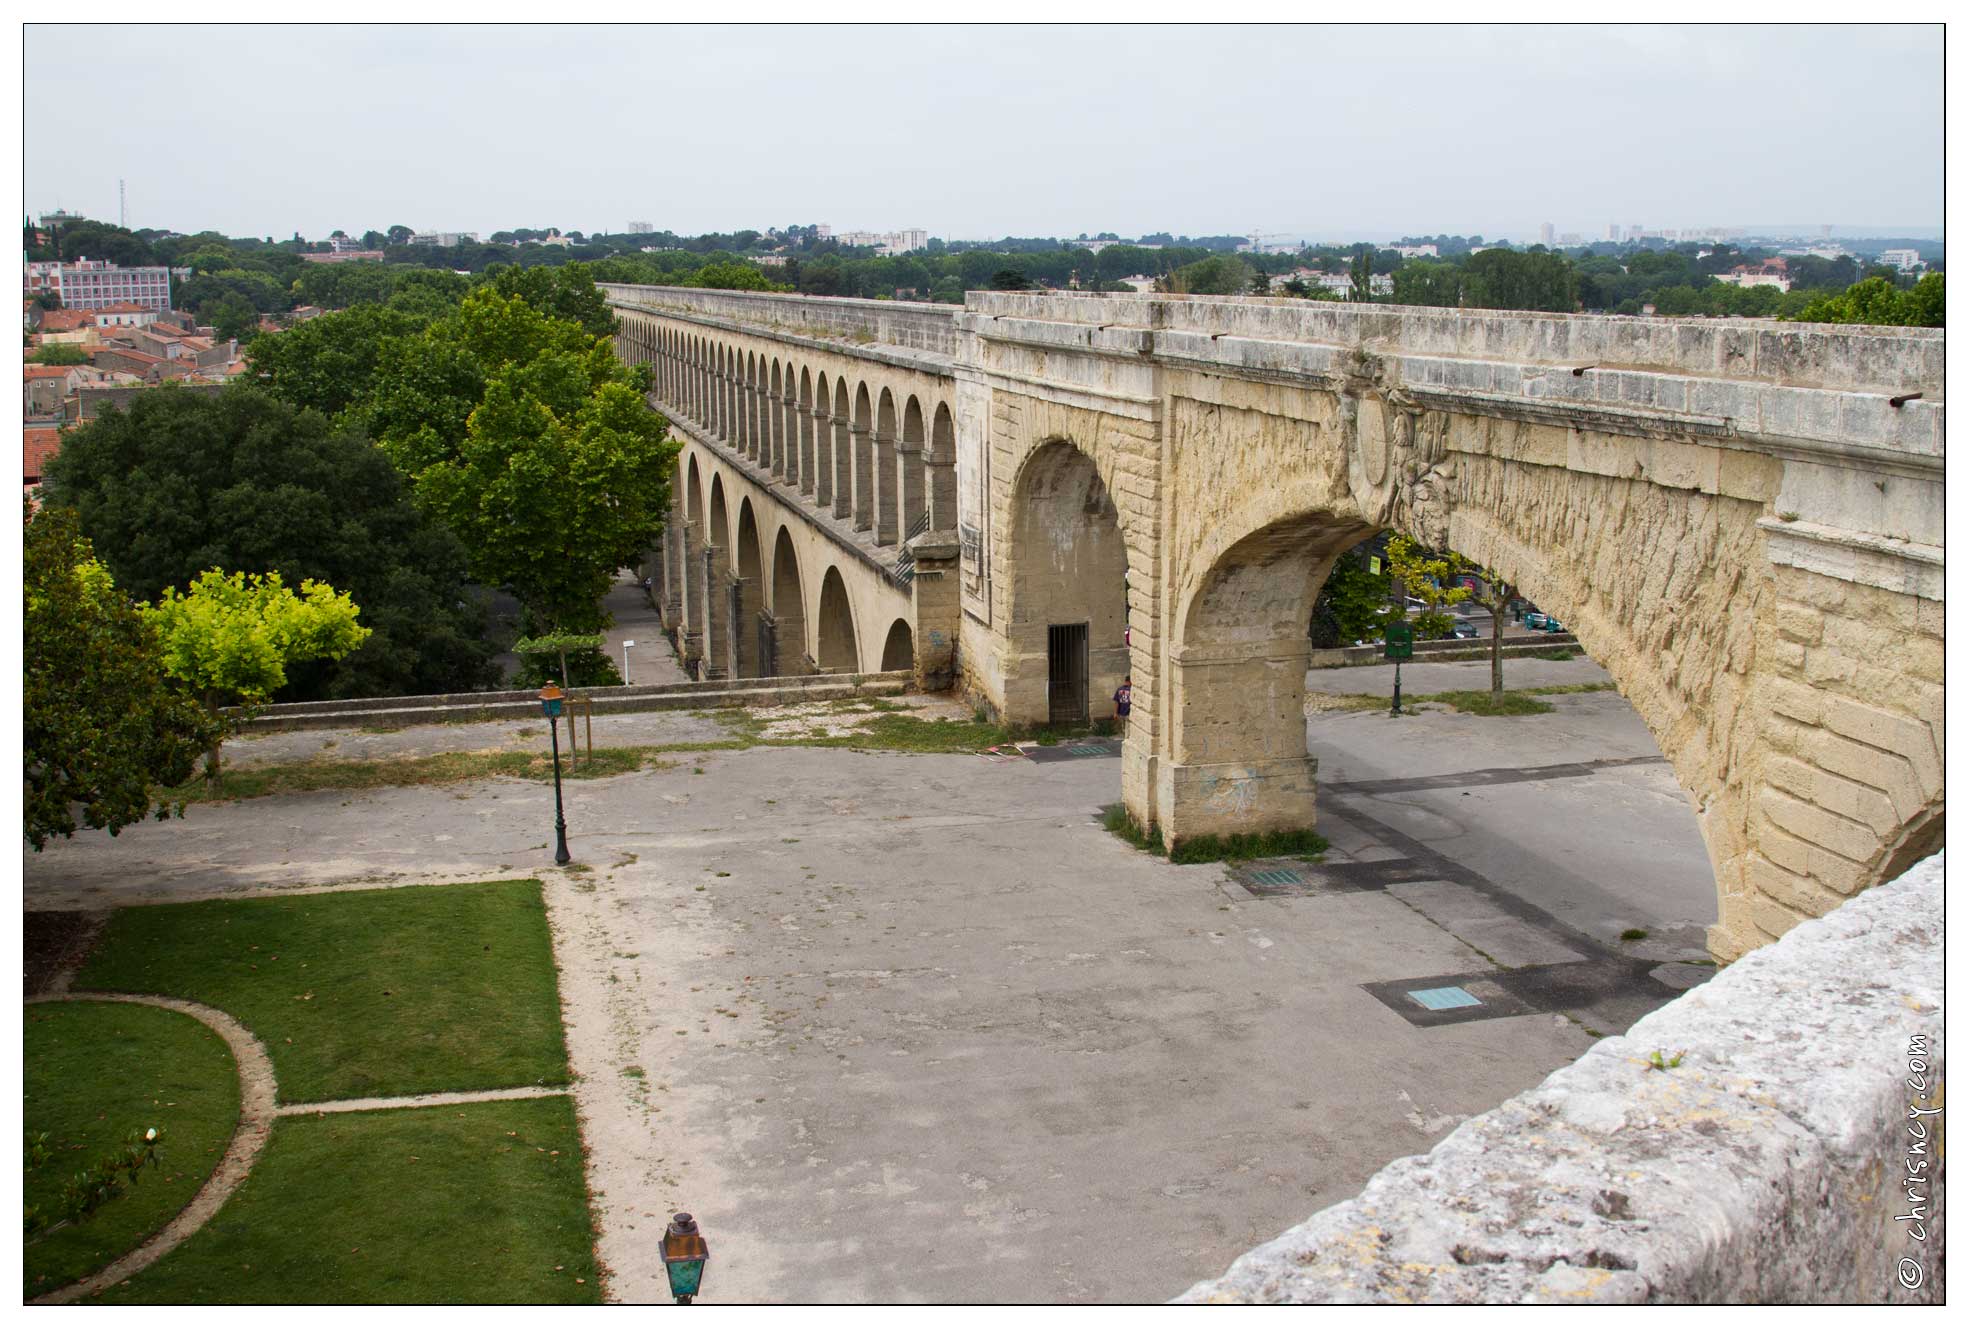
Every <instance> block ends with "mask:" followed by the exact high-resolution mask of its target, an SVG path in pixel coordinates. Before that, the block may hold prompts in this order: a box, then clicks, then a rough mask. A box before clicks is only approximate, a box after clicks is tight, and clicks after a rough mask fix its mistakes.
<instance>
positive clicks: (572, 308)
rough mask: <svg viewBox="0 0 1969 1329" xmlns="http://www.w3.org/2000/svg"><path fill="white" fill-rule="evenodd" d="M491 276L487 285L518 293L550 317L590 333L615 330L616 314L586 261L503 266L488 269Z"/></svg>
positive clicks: (600, 334) (602, 334) (502, 292)
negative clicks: (548, 264) (542, 265)
mask: <svg viewBox="0 0 1969 1329" xmlns="http://www.w3.org/2000/svg"><path fill="white" fill-rule="evenodd" d="M488 276H489V278H490V280H488V281H487V282H486V285H487V286H489V287H490V288H491V289H492V290H493V291H494V292H496V293H497V294H499V295H503V296H518V297H519V298H520V299H522V300H524V301H526V302H527V303H528V304H529V305H532V306H533V307H534V308H535V309H537V310H539V311H540V312H541V313H542V314H545V315H546V316H547V317H549V318H559V319H566V320H567V321H568V322H570V323H576V324H579V325H580V326H581V329H582V330H583V331H584V332H586V333H587V334H588V335H589V336H590V337H609V336H613V335H614V334H615V314H614V312H613V311H611V310H610V309H609V307H608V299H607V297H606V296H604V295H603V294H602V293H601V291H600V289H599V288H597V287H596V285H595V279H594V277H593V276H592V275H591V274H590V272H589V269H588V265H587V264H586V263H567V264H564V265H562V266H560V267H557V268H510V267H502V268H498V269H496V270H489V271H488Z"/></svg>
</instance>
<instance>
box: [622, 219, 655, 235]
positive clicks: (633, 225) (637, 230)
mask: <svg viewBox="0 0 1969 1329" xmlns="http://www.w3.org/2000/svg"><path fill="white" fill-rule="evenodd" d="M655 229H656V228H655V227H654V226H651V225H650V224H649V223H648V222H633V221H632V222H630V223H629V234H631V235H648V234H649V233H650V232H651V231H654V230H655Z"/></svg>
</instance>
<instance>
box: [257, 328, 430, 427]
mask: <svg viewBox="0 0 1969 1329" xmlns="http://www.w3.org/2000/svg"><path fill="white" fill-rule="evenodd" d="M429 321H430V320H428V319H420V318H417V317H416V316H414V315H411V314H406V313H402V312H400V311H399V310H397V309H395V308H393V307H390V306H385V305H379V304H360V305H356V306H354V307H353V308H350V309H347V310H344V311H342V312H341V313H336V314H323V315H322V316H321V317H319V318H311V319H309V320H307V321H306V322H305V323H297V324H295V325H294V326H293V327H291V328H288V329H286V330H285V331H282V332H276V333H269V334H267V335H266V336H263V337H259V338H257V339H255V341H254V342H253V345H252V346H251V347H249V348H248V349H247V352H246V359H247V362H248V363H249V364H250V365H251V366H252V368H253V373H254V374H255V376H256V377H257V378H258V379H259V381H260V383H261V384H262V386H264V387H265V388H266V389H267V390H268V391H270V392H272V393H273V394H274V395H275V396H276V397H279V398H280V399H281V400H282V401H285V402H289V403H291V404H293V405H295V406H299V407H306V408H310V409H313V410H317V411H320V412H321V413H322V414H323V415H325V416H327V417H329V418H330V419H336V418H338V417H340V416H342V414H343V413H344V412H346V411H348V410H349V409H350V408H351V407H352V406H354V405H356V404H357V403H358V402H360V401H363V400H364V399H366V398H367V397H368V396H369V394H370V392H371V391H372V390H373V389H374V387H375V383H376V370H377V365H378V362H379V361H380V359H381V357H382V355H383V351H384V348H385V347H386V346H387V345H388V344H389V343H390V342H392V341H394V340H395V339H397V338H400V337H407V336H410V335H411V334H413V333H415V332H418V331H420V330H421V329H422V328H424V327H425V326H428V324H429Z"/></svg>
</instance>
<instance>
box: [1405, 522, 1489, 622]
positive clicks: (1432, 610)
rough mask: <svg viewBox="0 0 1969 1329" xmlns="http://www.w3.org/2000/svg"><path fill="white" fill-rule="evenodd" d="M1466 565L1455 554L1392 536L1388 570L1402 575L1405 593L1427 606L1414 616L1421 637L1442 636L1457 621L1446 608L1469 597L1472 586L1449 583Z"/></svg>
mask: <svg viewBox="0 0 1969 1329" xmlns="http://www.w3.org/2000/svg"><path fill="white" fill-rule="evenodd" d="M1466 566H1467V565H1466V564H1465V563H1464V562H1463V560H1462V559H1461V558H1459V557H1457V555H1455V554H1453V553H1444V554H1429V553H1425V552H1424V551H1423V550H1421V549H1419V548H1417V547H1416V545H1415V543H1414V542H1413V541H1412V540H1410V539H1408V537H1406V536H1402V535H1397V536H1393V537H1391V538H1390V539H1389V541H1388V568H1389V571H1391V572H1393V573H1394V574H1395V576H1397V577H1399V578H1401V580H1402V586H1403V590H1404V593H1405V594H1408V595H1412V596H1414V597H1415V598H1416V599H1418V600H1420V601H1421V602H1422V603H1423V604H1424V605H1426V606H1428V607H1427V608H1426V609H1424V610H1423V611H1422V612H1421V613H1420V614H1417V615H1416V616H1415V633H1416V635H1417V636H1418V637H1423V638H1428V637H1439V636H1441V635H1442V634H1444V633H1445V632H1448V631H1449V628H1450V625H1451V624H1452V623H1454V622H1455V621H1456V620H1455V619H1454V618H1452V617H1451V616H1450V615H1448V614H1446V613H1444V612H1443V610H1445V609H1446V608H1448V607H1449V606H1450V605H1453V604H1461V603H1462V602H1463V601H1465V600H1467V599H1469V598H1470V588H1469V587H1467V586H1450V585H1448V584H1447V583H1448V582H1449V579H1450V578H1451V577H1454V576H1456V575H1457V574H1458V573H1460V572H1463V571H1465V570H1466Z"/></svg>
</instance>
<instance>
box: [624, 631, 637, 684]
mask: <svg viewBox="0 0 1969 1329" xmlns="http://www.w3.org/2000/svg"><path fill="white" fill-rule="evenodd" d="M635 644H636V643H635V642H633V641H625V642H623V643H622V682H623V685H624V686H627V685H628V682H629V648H630V647H631V646H634V645H635Z"/></svg>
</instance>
